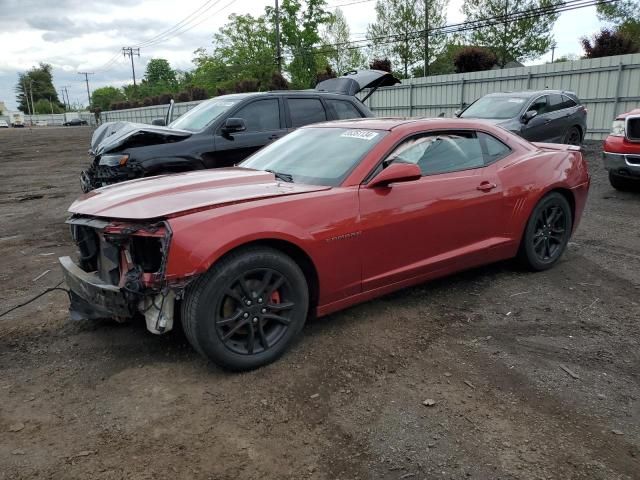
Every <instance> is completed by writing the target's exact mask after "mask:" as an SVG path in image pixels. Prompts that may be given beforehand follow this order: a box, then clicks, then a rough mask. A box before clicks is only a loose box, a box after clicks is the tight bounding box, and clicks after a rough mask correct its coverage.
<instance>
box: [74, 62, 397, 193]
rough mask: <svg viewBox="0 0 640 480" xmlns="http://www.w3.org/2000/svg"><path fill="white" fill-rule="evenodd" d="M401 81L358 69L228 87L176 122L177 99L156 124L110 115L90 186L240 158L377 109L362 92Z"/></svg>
mask: <svg viewBox="0 0 640 480" xmlns="http://www.w3.org/2000/svg"><path fill="white" fill-rule="evenodd" d="M396 83H399V80H397V79H396V78H395V77H393V75H391V74H389V73H387V72H382V71H377V70H362V71H354V72H349V73H348V74H346V75H345V76H343V77H339V78H333V79H329V80H325V81H324V82H320V83H319V84H318V85H317V86H316V88H315V89H313V90H304V91H291V90H279V91H273V92H260V93H239V94H233V95H222V96H219V97H215V98H212V99H211V100H206V101H204V102H202V103H200V104H199V105H197V106H196V107H194V108H193V109H191V110H189V111H188V112H187V113H185V114H184V115H182V116H181V117H179V118H178V119H176V120H174V121H173V122H169V120H170V118H171V112H172V109H173V104H172V105H171V106H170V107H169V111H168V113H167V119H166V120H159V121H154V122H153V125H145V124H139V123H130V122H110V123H105V124H103V125H101V126H100V127H98V128H97V129H96V131H95V132H94V134H93V137H92V139H91V149H90V150H89V153H90V154H91V155H92V156H93V157H94V159H93V162H92V164H91V166H90V167H89V168H88V169H87V170H85V171H83V172H82V174H81V185H82V190H83V191H84V192H88V191H90V190H93V189H94V188H98V187H101V186H104V185H110V184H113V183H117V182H122V181H125V180H129V179H132V178H139V177H147V176H152V175H159V174H163V173H175V172H185V171H189V170H200V169H204V168H217V167H229V166H232V165H235V164H236V163H238V162H240V161H241V160H243V159H244V158H246V157H248V156H249V155H251V154H252V153H254V152H255V151H257V150H258V149H260V148H262V147H263V146H265V145H266V144H268V143H270V142H272V141H274V140H276V139H278V138H280V137H282V136H284V135H286V134H287V133H289V132H291V131H292V130H294V129H296V128H298V127H301V126H303V125H308V124H310V123H317V122H324V121H327V120H339V119H350V118H361V117H373V113H371V111H370V110H369V109H368V108H367V107H366V106H365V105H364V104H363V103H362V101H360V100H359V99H358V98H356V97H355V94H356V93H358V92H359V91H360V90H362V89H365V88H370V89H371V90H370V91H369V93H368V95H367V97H368V96H369V95H371V94H372V93H373V92H374V91H375V89H377V88H378V87H381V86H388V85H394V84H396ZM365 99H366V97H365ZM164 123H168V126H163V124H164Z"/></svg>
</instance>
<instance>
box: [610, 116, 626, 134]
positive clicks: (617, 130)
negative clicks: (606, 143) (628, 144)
mask: <svg viewBox="0 0 640 480" xmlns="http://www.w3.org/2000/svg"><path fill="white" fill-rule="evenodd" d="M624 134H625V132H624V120H614V121H613V125H611V135H612V136H614V137H624Z"/></svg>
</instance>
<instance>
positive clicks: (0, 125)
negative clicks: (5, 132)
mask: <svg viewBox="0 0 640 480" xmlns="http://www.w3.org/2000/svg"><path fill="white" fill-rule="evenodd" d="M0 128H9V124H8V123H7V121H6V120H0Z"/></svg>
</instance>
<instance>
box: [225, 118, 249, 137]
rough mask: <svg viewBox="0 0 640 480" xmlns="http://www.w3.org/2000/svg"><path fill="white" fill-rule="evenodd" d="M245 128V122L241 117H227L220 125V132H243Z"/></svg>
mask: <svg viewBox="0 0 640 480" xmlns="http://www.w3.org/2000/svg"><path fill="white" fill-rule="evenodd" d="M246 129H247V124H246V123H245V121H244V119H243V118H227V121H226V122H224V126H223V127H222V133H224V134H230V133H237V132H244V131H245V130H246Z"/></svg>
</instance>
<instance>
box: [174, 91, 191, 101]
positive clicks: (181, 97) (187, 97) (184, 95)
mask: <svg viewBox="0 0 640 480" xmlns="http://www.w3.org/2000/svg"><path fill="white" fill-rule="evenodd" d="M189 100H191V96H190V95H189V92H180V93H178V96H177V97H176V102H188V101H189Z"/></svg>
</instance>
